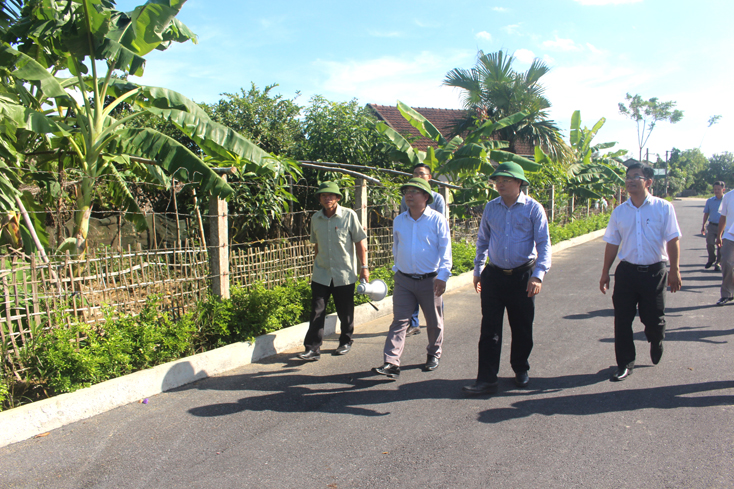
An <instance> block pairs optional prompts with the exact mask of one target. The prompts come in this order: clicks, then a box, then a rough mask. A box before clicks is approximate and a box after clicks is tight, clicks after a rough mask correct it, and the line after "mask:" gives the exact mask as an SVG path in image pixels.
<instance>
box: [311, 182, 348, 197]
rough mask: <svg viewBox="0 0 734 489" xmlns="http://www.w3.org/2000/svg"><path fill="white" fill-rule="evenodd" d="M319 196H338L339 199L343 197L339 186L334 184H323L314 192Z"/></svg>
mask: <svg viewBox="0 0 734 489" xmlns="http://www.w3.org/2000/svg"><path fill="white" fill-rule="evenodd" d="M318 194H336V195H338V196H339V197H343V195H342V193H341V192H340V191H339V186H338V185H337V184H336V183H334V182H323V183H322V184H321V185H319V189H318V190H317V191H316V192H314V195H318Z"/></svg>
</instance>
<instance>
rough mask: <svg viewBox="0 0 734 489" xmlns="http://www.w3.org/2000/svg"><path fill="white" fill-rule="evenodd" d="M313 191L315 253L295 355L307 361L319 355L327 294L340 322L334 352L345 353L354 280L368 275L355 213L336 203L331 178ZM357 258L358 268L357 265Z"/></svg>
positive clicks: (348, 345) (349, 340)
mask: <svg viewBox="0 0 734 489" xmlns="http://www.w3.org/2000/svg"><path fill="white" fill-rule="evenodd" d="M315 195H316V196H317V197H318V199H319V202H320V203H321V207H322V209H321V210H320V211H318V212H317V213H316V214H314V215H313V217H312V218H311V242H312V243H314V253H315V259H314V265H313V277H312V279H311V317H310V322H309V326H308V332H307V333H306V338H305V339H304V340H303V345H304V346H305V347H306V351H305V352H303V353H300V354H299V355H298V358H300V359H301V360H307V361H316V360H318V359H319V358H321V344H322V343H323V338H324V321H325V319H326V304H327V303H328V302H329V297H331V296H333V297H334V305H335V306H336V314H337V316H338V317H339V322H340V323H341V335H340V336H339V347H338V348H337V349H336V350H335V351H334V354H335V355H346V354H347V353H349V350H350V349H351V347H352V334H353V332H354V284H355V283H356V282H357V279H358V278H359V279H365V280H367V281H369V279H370V271H369V268H368V267H367V234H365V232H364V229H363V228H362V225H361V224H360V222H359V219H358V218H357V213H355V212H354V211H353V210H352V209H347V208H345V207H342V206H340V205H339V201H340V200H341V198H342V194H341V192H340V191H339V187H338V186H337V184H336V183H334V182H324V183H322V184H321V185H319V188H318V190H316V192H315ZM357 258H358V259H359V262H360V264H361V268H360V269H358V268H357ZM357 270H359V272H357Z"/></svg>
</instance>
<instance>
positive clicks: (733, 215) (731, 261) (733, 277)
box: [716, 190, 734, 306]
mask: <svg viewBox="0 0 734 489" xmlns="http://www.w3.org/2000/svg"><path fill="white" fill-rule="evenodd" d="M719 213H720V217H719V230H718V236H717V237H716V246H718V247H719V248H720V249H721V271H722V273H723V277H722V279H721V297H720V299H719V301H718V302H717V303H716V304H718V305H719V306H723V305H724V304H727V303H729V302H731V301H733V300H734V190H730V191H729V192H727V193H726V194H724V197H722V199H721V206H720V207H719ZM727 228H728V229H727Z"/></svg>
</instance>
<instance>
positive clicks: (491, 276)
mask: <svg viewBox="0 0 734 489" xmlns="http://www.w3.org/2000/svg"><path fill="white" fill-rule="evenodd" d="M489 178H490V179H492V180H494V183H495V185H496V187H497V192H498V193H499V194H500V196H499V197H497V198H496V199H494V200H492V201H490V202H489V203H488V204H487V205H486V206H485V207H484V212H483V213H482V221H481V223H480V224H479V233H478V235H477V254H476V257H475V259H474V288H475V289H476V291H477V292H478V293H481V299H482V329H481V333H480V337H479V365H478V369H477V370H478V372H477V380H476V382H475V383H474V384H473V385H467V386H465V387H464V392H466V393H467V394H472V395H478V394H493V393H495V392H497V389H498V387H499V380H498V378H497V374H498V373H499V369H500V353H501V349H502V322H503V318H504V314H505V310H507V319H508V321H509V323H510V331H511V333H512V343H511V346H510V365H511V366H512V370H513V371H514V372H515V384H516V385H517V386H518V387H521V388H522V387H526V386H527V385H528V382H529V381H530V377H529V376H528V370H530V364H529V363H528V357H530V352H531V350H532V349H533V320H534V319H535V296H536V295H538V294H539V293H540V289H541V288H542V286H543V278H544V277H545V274H546V272H548V270H549V269H550V266H551V243H550V234H549V232H548V218H547V217H546V215H545V209H543V206H542V205H540V203H538V202H537V201H536V200H534V199H532V198H530V197H529V196H527V195H525V194H523V193H522V192H521V190H520V187H521V186H522V184H523V183H525V184H527V183H528V181H527V179H526V178H525V172H524V171H523V169H522V167H521V166H520V165H518V164H517V163H513V162H506V163H502V164H501V165H499V166H498V167H497V169H496V170H495V171H494V173H492V175H491V176H490V177H489ZM488 257H489V262H488V263H487V264H486V266H485V262H487V258H488Z"/></svg>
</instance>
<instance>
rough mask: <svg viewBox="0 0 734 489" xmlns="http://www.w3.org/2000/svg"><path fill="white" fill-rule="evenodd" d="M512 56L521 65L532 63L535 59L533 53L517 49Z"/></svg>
mask: <svg viewBox="0 0 734 489" xmlns="http://www.w3.org/2000/svg"><path fill="white" fill-rule="evenodd" d="M513 55H514V56H515V59H517V60H518V61H519V62H521V63H532V62H533V60H534V59H535V53H533V52H532V51H531V50H529V49H518V50H517V51H515V52H514V53H513Z"/></svg>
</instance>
